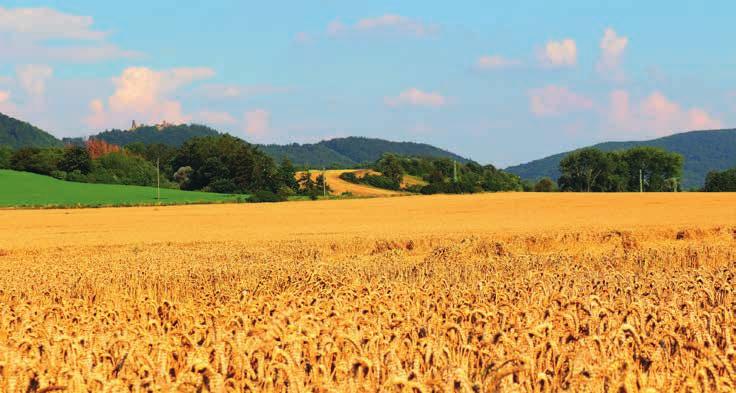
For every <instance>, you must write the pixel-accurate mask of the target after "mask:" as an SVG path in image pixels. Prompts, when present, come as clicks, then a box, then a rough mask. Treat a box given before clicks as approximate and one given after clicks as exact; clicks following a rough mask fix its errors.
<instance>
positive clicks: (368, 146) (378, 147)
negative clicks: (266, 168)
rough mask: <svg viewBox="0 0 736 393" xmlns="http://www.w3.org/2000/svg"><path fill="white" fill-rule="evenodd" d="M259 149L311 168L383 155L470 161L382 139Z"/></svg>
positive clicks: (371, 159) (348, 164)
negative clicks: (391, 154) (392, 154)
mask: <svg viewBox="0 0 736 393" xmlns="http://www.w3.org/2000/svg"><path fill="white" fill-rule="evenodd" d="M260 148H261V150H262V151H264V152H265V153H266V154H268V155H269V156H271V157H273V158H274V159H276V160H281V159H283V158H288V159H289V160H291V161H292V162H293V163H294V164H295V165H298V166H306V167H312V168H315V167H316V168H319V167H342V168H345V167H351V166H355V165H359V164H363V163H367V162H375V161H377V160H378V159H379V158H381V156H382V155H383V154H384V153H394V154H399V155H403V156H415V157H435V158H445V157H446V158H451V159H453V160H457V161H458V162H461V163H467V162H469V160H468V159H466V158H463V157H461V156H459V155H457V154H454V153H451V152H449V151H447V150H443V149H440V148H438V147H434V146H431V145H427V144H424V143H415V142H392V141H387V140H383V139H375V138H364V137H348V138H336V139H330V140H327V141H322V142H318V143H312V144H303V145H300V144H296V143H295V144H291V145H262V146H260Z"/></svg>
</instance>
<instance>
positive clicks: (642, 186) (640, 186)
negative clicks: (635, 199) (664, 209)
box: [639, 169, 644, 192]
mask: <svg viewBox="0 0 736 393" xmlns="http://www.w3.org/2000/svg"><path fill="white" fill-rule="evenodd" d="M639 192H644V177H643V176H642V173H641V169H639Z"/></svg>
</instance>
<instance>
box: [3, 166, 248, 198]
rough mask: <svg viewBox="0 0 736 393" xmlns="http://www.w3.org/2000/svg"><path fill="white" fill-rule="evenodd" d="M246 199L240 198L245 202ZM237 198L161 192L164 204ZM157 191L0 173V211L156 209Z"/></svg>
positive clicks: (33, 175) (183, 192)
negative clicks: (154, 207)
mask: <svg viewBox="0 0 736 393" xmlns="http://www.w3.org/2000/svg"><path fill="white" fill-rule="evenodd" d="M244 197H245V196H241V198H244ZM235 199H236V196H234V195H224V194H215V193H209V192H194V191H181V190H172V189H164V188H162V189H161V201H160V202H161V204H183V203H211V202H224V201H233V200H235ZM156 203H157V200H156V188H153V187H141V186H122V185H113V184H89V183H74V182H67V181H62V180H57V179H54V178H52V177H48V176H42V175H37V174H34V173H28V172H17V171H11V170H0V207H22V206H35V207H40V206H77V205H80V206H116V205H154V204H156Z"/></svg>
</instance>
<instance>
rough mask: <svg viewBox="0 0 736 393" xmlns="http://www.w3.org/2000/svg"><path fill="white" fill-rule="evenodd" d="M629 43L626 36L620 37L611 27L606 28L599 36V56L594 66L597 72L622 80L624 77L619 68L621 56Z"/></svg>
mask: <svg viewBox="0 0 736 393" xmlns="http://www.w3.org/2000/svg"><path fill="white" fill-rule="evenodd" d="M628 44H629V39H628V37H621V36H619V35H618V34H616V31H615V30H613V29H612V28H610V27H609V28H608V29H606V31H605V33H604V34H603V38H601V43H600V48H601V58H600V60H598V64H597V66H596V68H597V70H598V72H599V73H600V74H601V75H603V76H604V77H607V78H610V79H614V80H622V79H623V78H624V75H623V71H622V70H621V58H622V57H623V55H624V51H625V50H626V47H627V46H628Z"/></svg>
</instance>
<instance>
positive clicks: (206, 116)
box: [194, 110, 237, 125]
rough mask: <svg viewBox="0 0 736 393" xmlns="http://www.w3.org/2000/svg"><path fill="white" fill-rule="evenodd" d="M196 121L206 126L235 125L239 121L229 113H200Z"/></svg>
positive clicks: (196, 116)
mask: <svg viewBox="0 0 736 393" xmlns="http://www.w3.org/2000/svg"><path fill="white" fill-rule="evenodd" d="M194 118H195V120H197V121H201V122H204V123H205V124H217V125H227V124H235V123H237V120H236V119H235V117H233V115H231V114H230V113H228V112H219V111H206V110H205V111H200V112H198V113H197V114H196V115H195V116H194Z"/></svg>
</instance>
